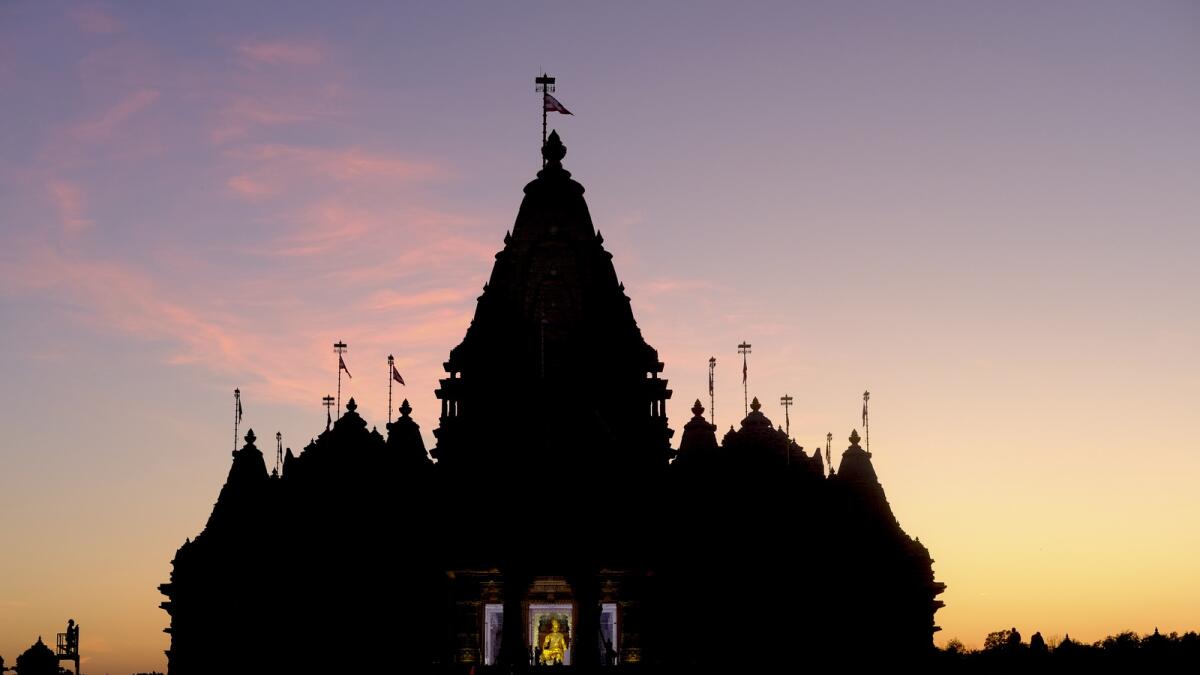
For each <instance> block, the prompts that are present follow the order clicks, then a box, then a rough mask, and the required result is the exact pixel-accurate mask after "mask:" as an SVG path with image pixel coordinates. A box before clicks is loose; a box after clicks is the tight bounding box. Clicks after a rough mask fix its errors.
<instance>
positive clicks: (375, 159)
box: [228, 144, 445, 181]
mask: <svg viewBox="0 0 1200 675" xmlns="http://www.w3.org/2000/svg"><path fill="white" fill-rule="evenodd" d="M228 154H229V155H230V156H231V157H235V158H240V159H244V160H249V161H251V162H257V163H260V164H268V165H274V166H276V167H279V168H281V169H288V170H291V171H297V170H302V171H306V172H308V173H312V174H316V175H318V176H323V177H326V178H332V179H334V180H339V181H352V180H359V179H368V178H387V179H390V180H417V179H427V178H437V177H442V176H444V175H445V171H444V170H443V169H441V168H439V167H436V166H434V165H433V164H429V163H425V162H416V161H411V160H407V159H401V158H398V157H389V156H386V155H379V154H372V153H368V152H365V151H363V150H360V149H358V148H349V149H346V150H325V149H322V148H313V147H307V146H300V145H282V144H273V145H258V146H255V147H253V148H251V149H249V150H239V151H231V152H230V153H228Z"/></svg>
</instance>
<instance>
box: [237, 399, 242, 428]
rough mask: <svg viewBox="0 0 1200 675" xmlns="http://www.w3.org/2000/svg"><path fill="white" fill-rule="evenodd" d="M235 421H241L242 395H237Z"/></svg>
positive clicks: (239, 422)
mask: <svg viewBox="0 0 1200 675" xmlns="http://www.w3.org/2000/svg"><path fill="white" fill-rule="evenodd" d="M237 421H238V424H241V422H242V397H241V396H238V397H237Z"/></svg>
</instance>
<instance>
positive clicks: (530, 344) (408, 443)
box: [160, 133, 945, 675]
mask: <svg viewBox="0 0 1200 675" xmlns="http://www.w3.org/2000/svg"><path fill="white" fill-rule="evenodd" d="M542 153H543V156H544V158H545V160H546V161H545V165H544V168H543V169H542V170H541V171H540V172H538V174H537V178H536V179H535V180H533V181H532V182H530V183H529V184H528V185H526V186H525V196H524V199H523V201H522V203H521V207H520V211H519V212H518V214H517V217H516V222H515V224H514V226H513V228H512V231H511V232H510V233H507V234H505V236H504V246H503V248H502V249H501V250H500V252H499V253H497V254H496V261H495V265H494V267H493V269H492V274H491V277H490V279H489V280H488V282H487V284H486V285H485V286H484V288H483V293H482V295H480V297H479V299H478V304H477V307H476V310H475V316H474V319H473V320H472V322H471V324H470V326H469V327H468V328H467V331H466V335H465V337H464V338H463V340H462V342H461V343H460V344H459V345H458V346H457V347H455V348H454V349H452V350H451V351H450V354H449V358H448V359H447V360H446V362H445V363H444V368H445V372H446V376H445V378H444V379H442V380H441V381H440V386H439V388H438V389H437V390H436V392H435V394H436V397H437V399H438V400H439V402H440V405H441V415H440V419H439V425H438V428H437V429H436V430H435V431H434V432H433V433H434V436H435V437H436V439H437V440H436V447H434V448H432V449H431V451H430V452H428V453H427V452H426V448H425V444H424V441H423V440H422V436H421V433H420V430H419V429H418V426H417V424H416V422H415V421H413V419H412V417H411V412H412V408H411V407H410V404H409V401H407V400H405V401H404V402H403V404H402V405H401V406H400V407H399V413H400V416H399V418H398V419H396V421H395V422H392V423H390V424H388V425H387V427H386V430H385V431H386V434H381V433H379V432H378V431H377V430H376V429H375V428H372V427H370V425H369V424H368V422H367V421H366V420H365V419H363V417H362V416H361V415H360V414H359V412H358V410H357V406H356V402H355V401H354V399H350V400H349V401H348V402H347V404H346V405H345V410H344V412H343V414H341V415H340V416H339V417H338V418H337V420H336V421H335V422H334V423H333V424H332V425H331V426H329V427H328V428H327V429H326V430H325V431H324V432H322V433H321V434H320V435H319V436H317V437H316V438H315V439H314V440H313V441H312V442H311V443H310V444H309V445H308V446H307V447H305V448H304V449H303V451H302V452H300V453H299V454H293V453H292V451H291V450H290V449H289V450H288V451H287V455H286V457H285V459H284V461H283V465H282V471H281V472H279V473H274V472H268V470H267V466H266V462H265V461H264V458H263V453H262V452H261V451H260V450H259V448H258V447H257V446H256V441H257V439H256V437H255V434H254V432H253V431H250V432H249V433H247V434H246V435H245V445H243V446H242V447H241V448H240V449H238V450H235V451H234V453H233V462H232V465H231V467H230V470H229V476H228V479H227V480H226V482H225V485H224V486H223V487H222V488H221V491H220V494H219V496H218V498H217V501H216V503H215V505H214V506H213V510H212V514H211V516H210V517H209V519H208V522H207V524H206V526H205V528H204V530H203V532H201V533H200V534H199V535H198V536H197V537H196V538H195V539H190V540H188V541H186V542H185V543H184V544H183V545H182V546H181V547H180V548H179V550H178V552H177V553H176V555H175V558H174V560H173V561H172V565H173V571H172V573H171V579H170V582H169V583H165V584H162V585H161V586H160V589H161V591H162V593H163V594H164V595H165V596H167V601H165V602H163V603H162V607H163V608H164V609H165V610H166V611H167V612H168V613H169V615H170V627H169V628H167V629H166V631H167V632H168V633H169V634H170V637H171V645H170V649H169V650H168V651H167V656H168V666H169V671H170V673H172V675H192V674H200V673H206V674H207V673H213V672H292V673H295V672H305V673H307V672H318V671H320V672H367V671H369V670H371V671H374V670H379V669H384V670H387V671H393V672H395V671H399V672H462V673H467V672H468V671H470V670H472V669H476V671H477V672H486V671H488V670H490V669H493V668H495V669H496V670H497V671H498V672H500V671H502V672H509V671H510V670H514V671H521V670H525V669H531V668H541V667H562V668H565V669H570V670H593V669H595V670H599V669H606V668H615V669H623V670H644V671H646V672H675V671H684V670H686V671H691V672H694V671H697V670H701V671H709V672H751V670H752V669H754V668H757V667H764V668H765V667H778V666H787V667H789V668H793V669H794V668H796V667H801V666H803V665H804V664H806V663H808V664H815V663H817V662H818V661H820V662H824V661H825V660H827V659H828V658H829V657H830V656H831V655H833V656H835V657H836V658H839V659H842V661H843V662H853V661H856V660H857V661H867V660H870V659H872V658H874V657H875V656H878V655H881V654H886V655H887V658H888V659H889V660H890V661H892V662H900V661H903V660H906V659H907V660H911V659H920V658H923V657H924V656H926V655H928V654H929V653H931V652H932V651H933V634H934V632H935V631H937V630H938V628H937V627H936V625H935V623H934V614H935V612H936V611H937V609H938V608H939V607H941V605H942V603H941V602H940V601H939V600H938V599H937V596H938V595H939V594H940V593H941V592H942V591H943V589H944V588H945V586H944V585H943V584H941V583H939V582H937V581H935V580H934V576H933V571H932V560H931V558H930V555H929V552H928V551H927V550H926V548H925V547H924V546H923V545H922V544H921V543H920V542H919V541H917V540H914V539H913V538H911V537H909V536H908V535H907V534H905V532H904V531H903V530H902V529H901V527H900V525H899V523H898V522H897V521H896V518H895V517H894V516H893V514H892V511H891V508H890V506H889V505H888V502H887V499H886V497H885V495H884V491H883V488H882V486H881V485H880V483H879V479H878V477H877V476H876V473H875V469H874V467H873V466H872V462H871V454H870V453H869V452H867V451H866V450H865V449H864V448H863V447H861V445H860V443H859V436H858V433H857V431H854V432H851V433H849V434H848V435H849V445H848V447H847V448H846V449H845V451H844V452H842V453H841V461H840V463H839V464H838V466H837V468H836V470H834V468H833V467H828V468H827V467H826V466H825V462H824V461H823V460H822V457H821V451H820V449H817V450H816V451H815V452H813V453H812V454H807V453H806V452H805V451H804V450H803V449H802V448H800V447H799V446H798V445H797V444H796V443H795V442H794V441H792V440H790V439H789V438H788V437H787V435H786V434H785V432H784V431H783V430H782V429H780V428H778V427H777V426H776V425H774V424H773V423H772V422H771V420H769V419H768V418H767V417H766V416H765V415H764V414H763V412H762V410H761V406H760V405H759V404H758V401H757V399H756V400H755V401H754V403H753V404H752V405H751V406H750V407H751V411H750V413H749V414H748V415H747V416H746V417H745V419H743V420H742V421H741V423H740V425H739V428H736V429H735V428H732V427H731V428H730V429H729V430H728V431H727V432H725V433H724V434H722V435H721V438H720V440H719V441H718V430H717V429H716V427H715V426H713V425H712V424H710V423H709V422H708V420H707V419H706V418H705V417H704V408H703V407H702V406H701V404H700V402H699V401H696V403H695V405H694V406H693V407H692V408H691V417H690V418H689V419H688V421H687V422H686V423H685V424H684V425H683V427H682V433H681V434H680V437H679V441H678V447H677V448H673V447H672V443H671V442H672V439H673V437H674V431H673V430H672V429H671V428H670V427H669V425H668V416H667V401H668V400H669V399H670V398H671V396H672V391H671V390H670V389H669V388H668V385H667V381H666V380H665V379H663V377H662V374H663V372H664V364H663V362H662V361H661V360H659V356H658V352H657V351H656V350H655V349H654V348H653V347H651V346H650V345H649V344H647V342H646V340H645V338H644V337H643V336H642V333H641V331H640V329H639V328H638V326H637V323H636V321H635V319H634V316H633V312H632V310H631V307H630V300H629V297H628V296H627V295H626V293H625V288H624V286H623V285H622V284H621V283H620V281H619V280H618V277H617V273H616V270H615V268H614V266H613V261H612V255H611V254H610V253H608V252H607V251H605V249H604V245H603V242H604V240H603V238H602V237H601V235H600V233H599V232H598V231H597V230H596V229H595V228H594V227H593V224H592V221H591V216H590V215H589V212H588V208H587V204H586V202H585V201H584V197H583V193H584V189H583V186H581V185H580V184H579V183H578V182H576V181H574V180H572V179H571V174H570V173H569V172H568V171H566V170H565V169H564V168H563V165H562V160H563V158H564V156H565V155H566V147H565V146H564V145H563V144H562V142H561V140H560V138H559V136H558V134H557V133H553V134H551V135H550V137H549V139H548V141H547V142H546V143H545V144H544V145H543V148H542ZM431 456H432V459H431ZM434 460H436V461H434Z"/></svg>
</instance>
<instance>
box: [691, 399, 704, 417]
mask: <svg viewBox="0 0 1200 675" xmlns="http://www.w3.org/2000/svg"><path fill="white" fill-rule="evenodd" d="M692 414H693V415H695V416H696V417H701V416H703V415H704V406H702V405H700V399H696V404H695V405H693V406H692Z"/></svg>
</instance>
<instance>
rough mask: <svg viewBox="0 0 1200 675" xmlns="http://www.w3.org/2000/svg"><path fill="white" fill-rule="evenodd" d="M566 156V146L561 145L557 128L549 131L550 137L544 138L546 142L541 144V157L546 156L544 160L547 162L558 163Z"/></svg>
mask: <svg viewBox="0 0 1200 675" xmlns="http://www.w3.org/2000/svg"><path fill="white" fill-rule="evenodd" d="M566 156H567V146H565V145H563V142H562V139H561V138H559V136H558V131H557V130H555V131H551V132H550V137H549V138H547V139H546V144H545V145H543V146H542V157H544V158H546V162H547V163H549V164H559V163H560V162H562V160H563V157H566Z"/></svg>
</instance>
